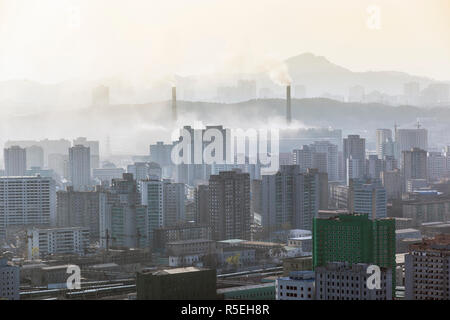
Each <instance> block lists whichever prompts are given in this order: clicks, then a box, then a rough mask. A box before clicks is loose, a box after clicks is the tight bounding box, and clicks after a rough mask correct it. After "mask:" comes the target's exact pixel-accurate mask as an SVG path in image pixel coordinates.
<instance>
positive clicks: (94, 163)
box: [73, 137, 100, 169]
mask: <svg viewBox="0 0 450 320" xmlns="http://www.w3.org/2000/svg"><path fill="white" fill-rule="evenodd" d="M73 145H74V146H77V145H81V146H84V147H86V148H89V158H90V166H91V169H98V168H100V142H99V141H93V140H88V139H87V138H85V137H79V138H76V139H75V140H73Z"/></svg>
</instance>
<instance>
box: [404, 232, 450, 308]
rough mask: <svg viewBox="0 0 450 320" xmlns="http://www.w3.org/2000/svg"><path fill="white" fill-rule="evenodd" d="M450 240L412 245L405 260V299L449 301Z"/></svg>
mask: <svg viewBox="0 0 450 320" xmlns="http://www.w3.org/2000/svg"><path fill="white" fill-rule="evenodd" d="M449 274H450V236H449V235H448V234H445V235H444V234H443V235H439V236H436V237H435V238H433V239H424V240H423V241H422V242H421V243H418V244H412V245H411V246H410V252H409V254H407V255H406V256H405V299H407V300H449V299H450V292H449V287H450V277H449Z"/></svg>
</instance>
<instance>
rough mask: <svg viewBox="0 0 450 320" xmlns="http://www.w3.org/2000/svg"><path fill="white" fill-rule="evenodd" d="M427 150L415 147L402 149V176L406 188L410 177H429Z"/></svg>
mask: <svg viewBox="0 0 450 320" xmlns="http://www.w3.org/2000/svg"><path fill="white" fill-rule="evenodd" d="M427 169H428V168H427V152H426V151H425V150H422V149H418V148H413V149H410V150H404V151H402V176H403V180H404V186H405V189H406V182H407V181H408V180H410V179H427V177H428V174H427V171H428V170H427Z"/></svg>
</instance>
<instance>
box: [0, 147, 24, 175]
mask: <svg viewBox="0 0 450 320" xmlns="http://www.w3.org/2000/svg"><path fill="white" fill-rule="evenodd" d="M3 159H4V161H5V175H6V176H9V177H21V176H24V175H25V172H26V170H27V155H26V150H25V149H23V148H21V147H19V146H12V147H10V148H5V149H4V153H3Z"/></svg>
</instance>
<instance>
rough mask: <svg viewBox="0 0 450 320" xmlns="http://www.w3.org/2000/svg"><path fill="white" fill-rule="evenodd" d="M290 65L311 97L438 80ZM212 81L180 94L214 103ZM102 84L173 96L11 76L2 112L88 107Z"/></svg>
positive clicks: (124, 98) (311, 62) (199, 79)
mask: <svg viewBox="0 0 450 320" xmlns="http://www.w3.org/2000/svg"><path fill="white" fill-rule="evenodd" d="M285 63H286V66H287V69H288V71H289V74H290V76H291V78H292V80H293V85H294V86H295V85H304V86H305V87H306V92H307V97H320V96H323V94H324V93H328V94H331V95H340V96H345V97H346V96H347V94H348V91H349V88H350V87H352V86H356V85H360V86H363V87H364V88H365V91H366V93H369V92H371V91H380V92H383V93H386V94H390V95H399V94H401V93H402V91H403V85H404V84H405V83H407V82H418V83H419V84H420V86H421V88H424V87H426V86H428V85H429V84H431V83H433V82H435V81H434V80H433V79H431V78H427V77H420V76H414V75H410V74H407V73H403V72H397V71H366V72H353V71H351V70H349V69H347V68H345V67H342V66H339V65H337V64H334V63H332V62H330V61H329V60H327V58H325V57H323V56H317V55H314V54H312V53H303V54H300V55H297V56H293V57H291V58H288V59H286V60H285ZM251 76H252V77H253V78H254V79H255V80H256V81H257V82H258V83H259V85H258V87H259V88H261V87H264V86H271V87H272V88H273V90H274V92H278V93H282V92H283V88H281V87H279V86H277V85H276V84H274V83H272V82H271V81H270V79H269V77H268V75H267V74H264V73H259V74H254V75H251ZM248 77H249V75H247V74H246V75H244V74H235V75H233V78H234V80H235V81H237V80H239V79H245V78H248ZM211 79H214V74H212V75H208V76H192V77H180V81H179V82H178V83H179V86H180V92H182V90H183V89H185V88H186V90H187V87H188V86H192V87H193V88H194V91H196V93H197V97H196V100H199V101H213V100H214V98H215V97H216V95H217V88H218V86H220V85H221V84H220V83H219V82H218V81H211ZM193 83H195V85H194V84H193ZM449 83H450V82H449ZM100 84H104V85H107V86H110V92H111V96H112V98H111V103H124V102H129V103H143V102H150V101H161V100H165V99H169V98H170V94H169V93H168V92H167V93H166V92H165V91H164V90H161V89H159V87H158V88H156V89H155V90H153V91H150V90H148V91H146V89H143V88H145V86H143V87H142V88H140V89H139V90H138V89H135V88H133V87H132V86H131V85H130V84H126V83H125V84H124V83H123V82H121V81H114V79H104V80H100V81H91V80H88V81H81V80H68V81H64V82H61V83H57V84H41V83H38V82H35V81H29V80H10V81H0V107H1V108H0V115H2V114H5V110H9V111H11V109H17V110H14V111H17V112H10V113H13V114H17V113H18V114H20V113H23V112H25V113H28V112H35V111H36V112H39V111H44V110H45V109H48V108H50V109H52V108H58V109H63V110H64V109H73V108H80V107H87V106H89V105H90V103H91V93H92V89H93V88H94V87H95V86H97V85H100ZM170 85H171V84H169V83H167V84H166V86H167V87H169V86H170ZM222 85H223V84H222ZM189 90H191V89H189ZM153 95H156V96H153ZM279 95H280V94H278V96H279ZM276 96H277V95H276ZM178 99H179V100H182V99H183V96H182V95H181V94H180V96H179V97H178ZM191 100H192V99H191Z"/></svg>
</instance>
